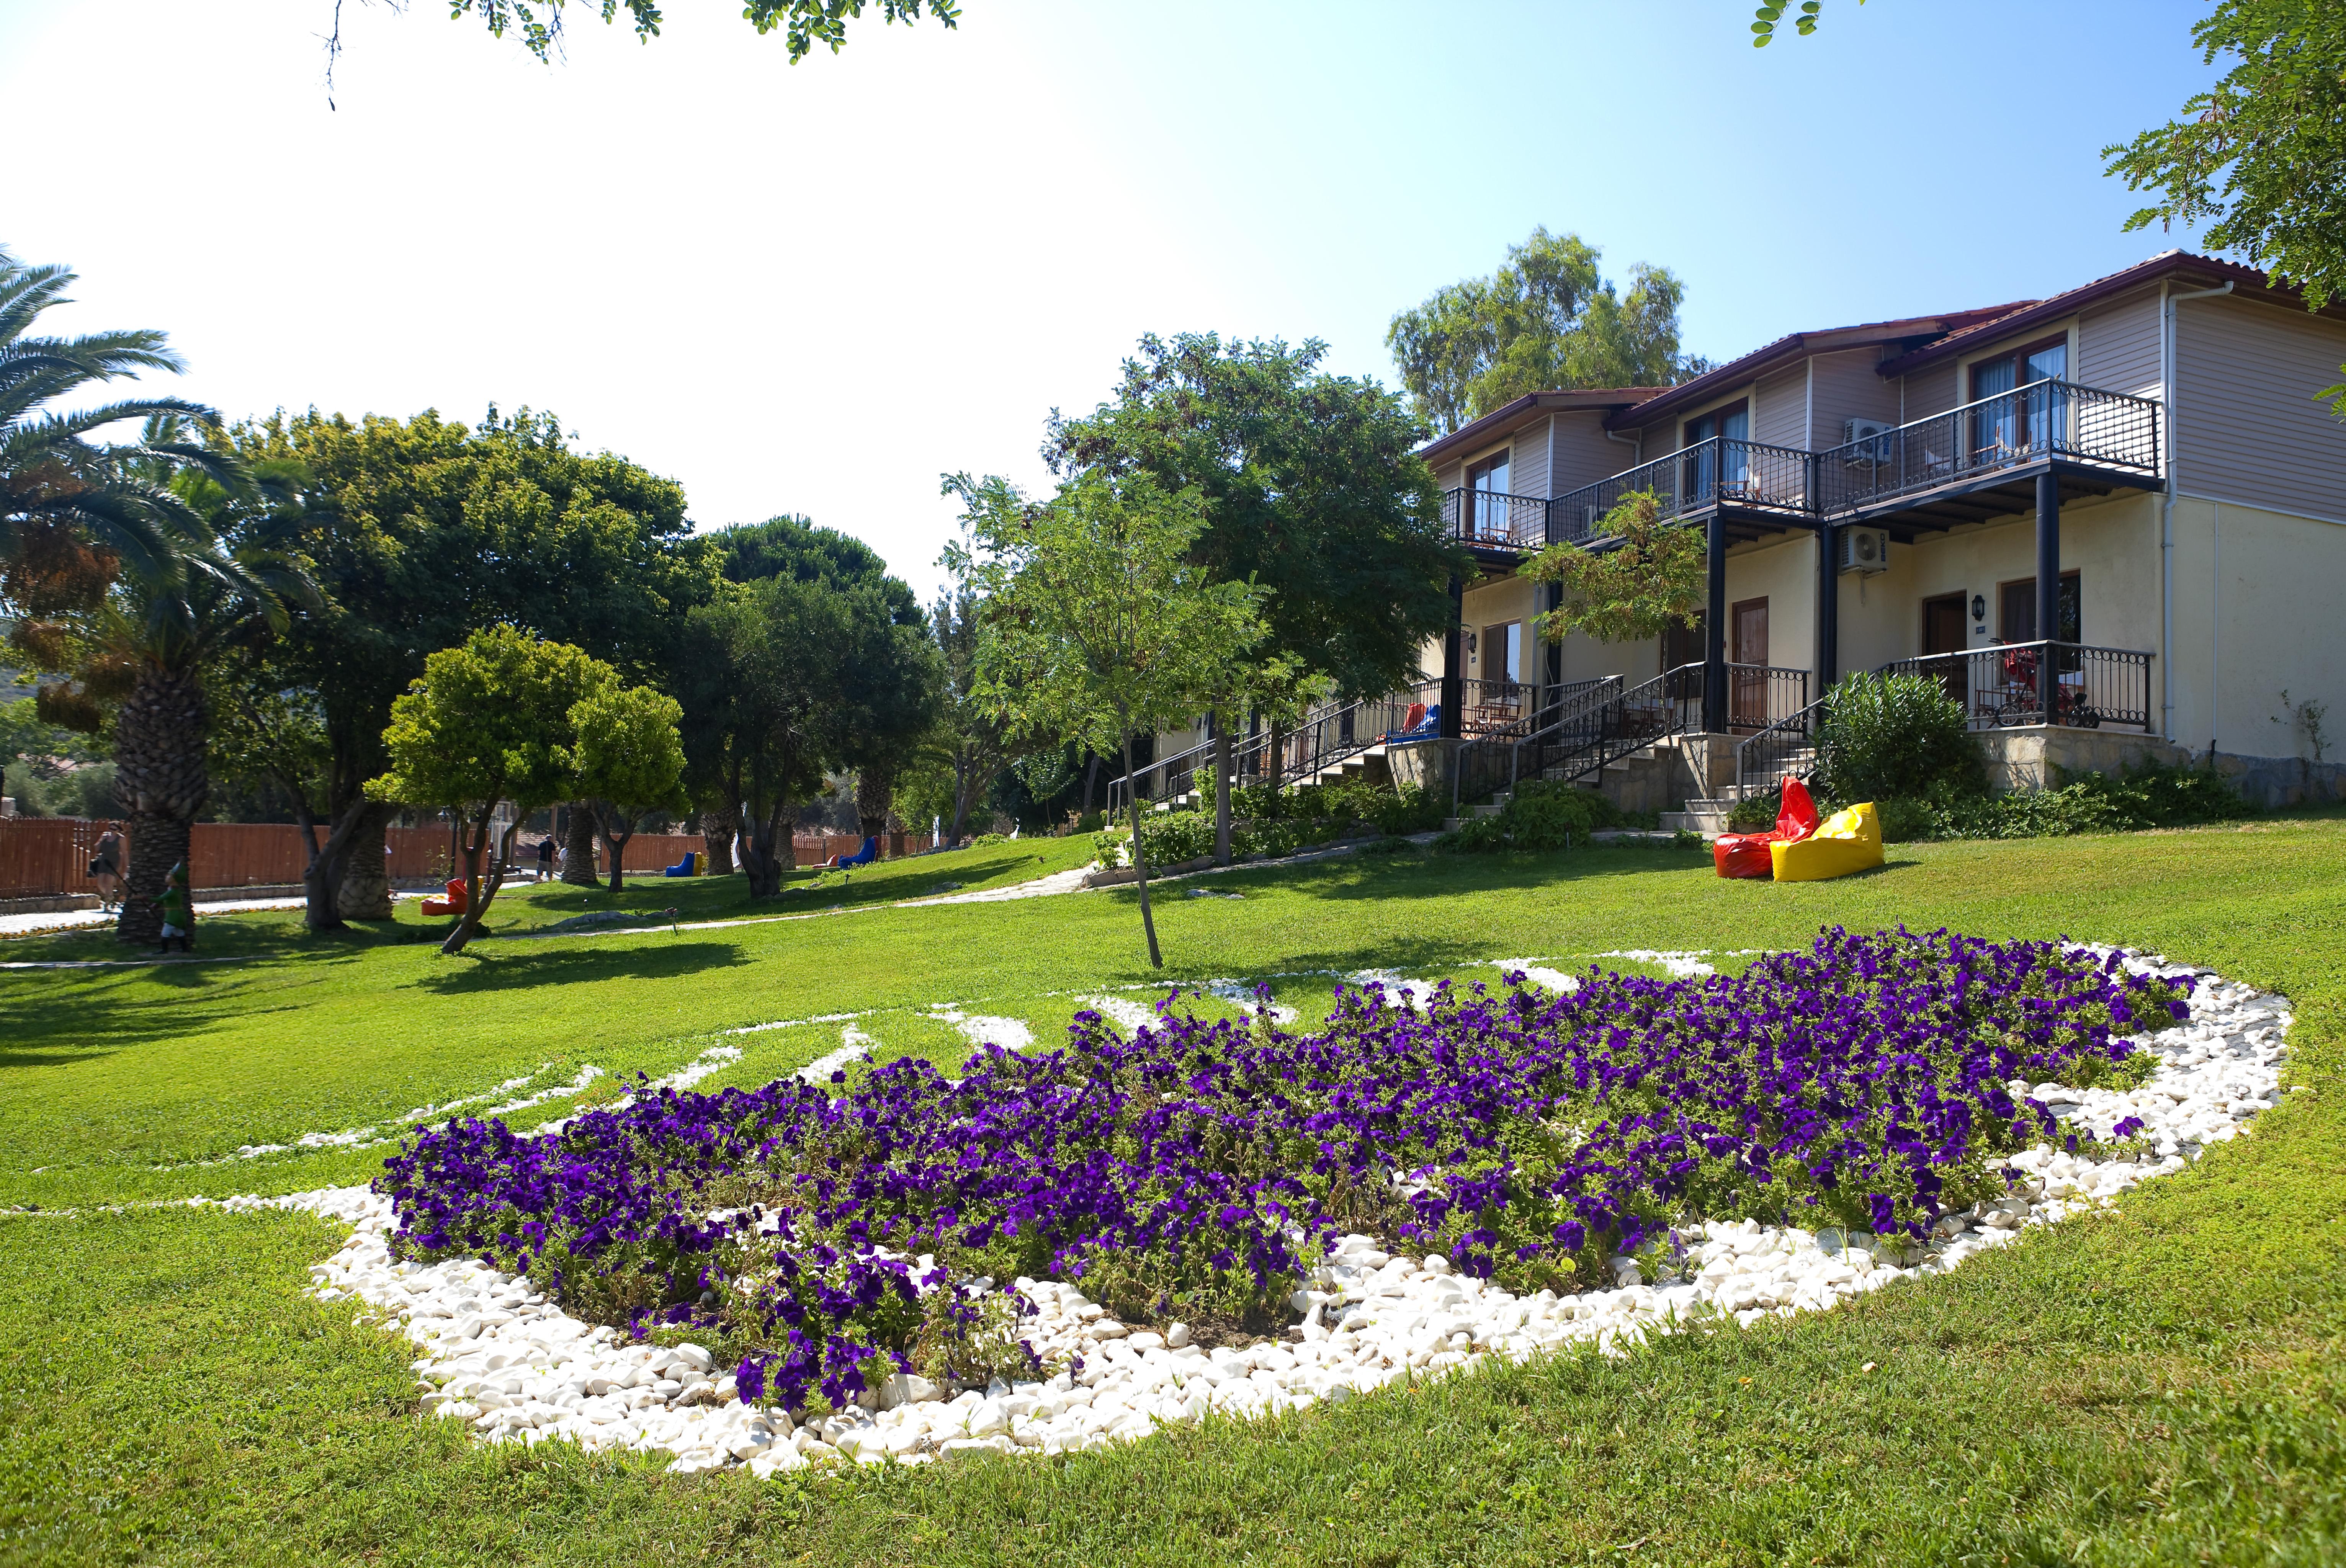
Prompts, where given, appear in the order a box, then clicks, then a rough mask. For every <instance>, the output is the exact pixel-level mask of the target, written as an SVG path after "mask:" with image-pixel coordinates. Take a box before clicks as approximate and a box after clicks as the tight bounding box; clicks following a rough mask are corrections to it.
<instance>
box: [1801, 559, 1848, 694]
mask: <svg viewBox="0 0 2346 1568" xmlns="http://www.w3.org/2000/svg"><path fill="white" fill-rule="evenodd" d="M1810 663H1811V664H1813V665H1814V666H1815V667H1816V689H1815V690H1813V691H1811V692H1810V693H1809V700H1810V701H1811V702H1814V701H1815V700H1816V699H1817V698H1818V697H1822V696H1823V695H1824V694H1825V693H1826V692H1828V691H1830V690H1831V689H1832V683H1833V682H1834V681H1835V680H1837V679H1839V678H1840V676H1841V530H1840V529H1839V528H1838V527H1836V526H1834V525H1833V524H1831V522H1829V521H1827V522H1820V523H1819V524H1817V651H1816V657H1814V658H1813V659H1811V660H1810Z"/></svg>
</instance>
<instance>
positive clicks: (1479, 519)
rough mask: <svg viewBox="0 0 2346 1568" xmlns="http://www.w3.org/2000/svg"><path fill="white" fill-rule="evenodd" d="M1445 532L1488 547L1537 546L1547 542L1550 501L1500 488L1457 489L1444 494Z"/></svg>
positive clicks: (1494, 548) (1498, 548)
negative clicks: (1548, 504)
mask: <svg viewBox="0 0 2346 1568" xmlns="http://www.w3.org/2000/svg"><path fill="white" fill-rule="evenodd" d="M1442 526H1443V532H1445V533H1447V534H1448V535H1450V536H1451V537H1452V538H1454V539H1456V540H1458V541H1459V542H1460V543H1462V544H1465V545H1479V546H1481V547H1482V548H1484V549H1486V550H1537V549H1539V548H1540V547H1541V546H1542V545H1545V544H1546V543H1547V503H1546V502H1545V500H1543V499H1541V498H1539V497H1538V496H1534V495H1510V494H1506V493H1505V491H1499V490H1453V491H1449V492H1447V493H1445V494H1443V497H1442Z"/></svg>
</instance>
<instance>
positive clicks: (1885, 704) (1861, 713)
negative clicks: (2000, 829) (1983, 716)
mask: <svg viewBox="0 0 2346 1568" xmlns="http://www.w3.org/2000/svg"><path fill="white" fill-rule="evenodd" d="M1817 763H1818V771H1819V773H1820V774H1821V782H1822V788H1823V792H1824V793H1825V794H1828V795H1830V796H1831V798H1832V799H1836V800H1841V801H1850V802H1854V801H1860V800H1874V801H1881V800H1886V799H1892V798H1893V797H1901V796H1902V797H1909V798H1913V799H1923V798H1926V797H1929V796H1932V795H1934V794H1937V795H1949V794H1952V795H1958V796H1979V795H1984V794H1985V793H1986V792H1987V764H1986V759H1984V757H1983V756H1982V755H1981V753H1980V747H1979V742H1978V741H1977V740H1975V739H1974V738H1973V737H1972V733H1971V730H1970V728H1969V727H1968V725H1967V724H1966V722H1965V720H1964V705H1963V704H1962V703H1960V702H1957V701H1956V700H1955V699H1954V698H1953V697H1949V696H1948V695H1947V693H1946V690H1945V688H1944V687H1942V686H1940V684H1939V683H1938V682H1937V681H1935V680H1933V679H1932V678H1931V677H1929V676H1922V675H1851V676H1844V677H1842V678H1841V680H1840V681H1839V682H1838V683H1836V684H1835V685H1834V687H1833V688H1832V690H1831V691H1830V692H1828V693H1826V694H1825V704H1824V713H1823V716H1822V717H1821V719H1820V720H1819V721H1818V724H1817Z"/></svg>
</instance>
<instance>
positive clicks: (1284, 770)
mask: <svg viewBox="0 0 2346 1568" xmlns="http://www.w3.org/2000/svg"><path fill="white" fill-rule="evenodd" d="M1441 686H1442V683H1441V682H1440V681H1438V680H1429V681H1420V682H1418V683H1417V684H1416V685H1414V686H1412V687H1404V688H1403V689H1402V690H1401V691H1398V692H1392V693H1388V694H1387V695H1385V696H1383V697H1365V698H1362V699H1359V700H1356V701H1352V702H1337V701H1329V702H1321V703H1315V704H1313V705H1312V707H1311V708H1310V709H1308V710H1307V711H1306V712H1305V713H1304V716H1303V717H1302V718H1300V719H1298V720H1297V721H1296V722H1295V723H1294V724H1293V725H1291V726H1288V727H1286V728H1282V729H1280V732H1279V740H1280V746H1281V748H1282V755H1281V757H1280V769H1279V772H1280V779H1281V780H1282V783H1285V782H1297V783H1300V782H1302V781H1303V780H1305V779H1310V778H1314V777H1317V776H1318V775H1320V774H1321V773H1324V772H1325V771H1327V769H1328V768H1329V767H1330V766H1331V764H1333V763H1336V762H1340V761H1341V760H1342V759H1345V758H1347V757H1352V756H1355V755H1357V754H1359V753H1360V752H1362V751H1366V750H1367V749H1369V748H1371V747H1372V746H1375V745H1376V744H1378V743H1379V742H1380V741H1382V739H1383V738H1384V737H1385V735H1386V734H1387V733H1388V732H1389V731H1392V730H1395V729H1398V728H1401V720H1402V718H1403V717H1405V716H1406V710H1407V709H1408V708H1409V707H1410V705H1411V704H1412V703H1413V702H1416V701H1419V700H1422V699H1424V698H1427V697H1435V694H1437V693H1438V692H1439V691H1440V689H1441ZM1348 721H1349V722H1348ZM1271 738H1272V736H1271V731H1270V728H1263V729H1260V730H1258V731H1257V732H1255V733H1254V734H1252V735H1240V736H1232V737H1231V738H1230V773H1231V776H1232V779H1233V782H1236V781H1239V780H1244V779H1260V778H1261V777H1263V776H1264V775H1266V774H1268V773H1269V772H1270V769H1269V768H1268V767H1266V766H1265V765H1264V759H1265V758H1266V756H1267V755H1268V753H1269V751H1270V744H1271ZM1213 751H1214V742H1213V741H1211V740H1208V741H1206V742H1204V743H1203V744H1202V745H1198V746H1193V747H1191V748H1189V749H1188V750H1187V751H1182V752H1178V753H1176V754H1175V755H1173V756H1171V757H1168V758H1165V759H1161V760H1159V761H1156V762H1151V763H1148V764H1147V765H1146V766H1144V767H1140V768H1137V769H1134V770H1133V771H1132V772H1131V773H1129V774H1125V775H1122V776H1120V777H1118V778H1116V779H1110V780H1108V787H1107V812H1108V815H1109V816H1110V817H1111V818H1113V817H1116V816H1117V815H1119V814H1121V813H1122V812H1123V811H1124V810H1125V809H1126V808H1127V804H1128V797H1129V792H1130V790H1131V789H1132V788H1133V781H1134V780H1135V779H1139V780H1140V781H1141V782H1142V783H1143V784H1144V785H1145V784H1147V783H1148V780H1149V779H1151V778H1155V779H1158V789H1149V790H1147V791H1146V792H1145V793H1144V794H1143V795H1142V799H1151V798H1153V797H1155V796H1157V795H1158V794H1179V793H1181V792H1182V791H1183V790H1184V789H1187V788H1188V784H1189V781H1190V779H1192V778H1193V777H1194V776H1195V774H1196V772H1197V770H1198V767H1199V764H1200V763H1203V762H1205V761H1207V760H1208V759H1210V758H1211V757H1212V755H1213ZM1177 781H1178V782H1177Z"/></svg>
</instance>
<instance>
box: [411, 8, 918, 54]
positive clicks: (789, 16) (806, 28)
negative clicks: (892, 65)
mask: <svg viewBox="0 0 2346 1568" xmlns="http://www.w3.org/2000/svg"><path fill="white" fill-rule="evenodd" d="M578 3H579V4H580V5H595V4H597V0H578ZM867 5H869V6H871V7H872V8H874V9H877V10H878V11H879V13H880V15H881V16H882V18H883V19H884V20H886V21H889V22H903V23H905V24H907V25H910V24H912V23H913V22H917V21H919V20H920V19H921V16H922V15H923V13H925V14H926V15H930V16H933V17H935V18H936V19H937V20H938V21H940V22H942V23H943V24H944V25H946V26H947V27H948V28H951V27H953V26H954V25H957V24H958V23H959V22H960V20H961V6H960V5H959V4H958V0H744V4H743V5H742V7H741V16H742V19H743V20H744V21H746V22H748V23H749V24H750V25H751V26H752V27H755V28H756V29H757V30H758V32H759V35H760V36H764V35H766V34H768V33H773V32H780V34H781V35H782V36H783V42H784V44H785V46H787V47H788V48H789V50H790V63H791V64H792V65H796V64H798V62H799V61H801V60H802V59H804V58H805V57H806V56H808V55H810V54H811V53H813V52H814V50H815V47H816V46H818V45H820V46H823V47H825V48H828V49H829V50H830V51H831V53H832V54H834V55H835V54H837V53H839V51H840V49H841V47H842V46H844V45H845V44H846V42H847V24H848V23H849V22H851V21H852V20H854V19H855V18H857V17H859V16H861V15H863V13H864V10H865V8H866V6H867ZM622 7H624V8H625V9H626V11H627V15H628V18H629V19H630V20H631V21H632V22H633V23H634V25H635V30H636V36H637V39H638V40H639V41H641V42H644V43H649V42H650V41H651V40H652V39H654V38H656V37H658V36H659V30H660V23H661V21H662V19H663V18H662V16H661V14H660V8H659V5H658V0H599V9H600V11H601V14H602V18H603V21H604V22H605V24H606V25H608V24H609V23H611V22H613V21H615V20H616V19H617V16H618V15H619V12H620V10H621V9H622ZM568 10H569V0H448V14H449V15H450V16H452V17H461V16H464V15H466V14H468V13H469V14H471V15H475V16H478V17H479V18H480V19H481V20H482V21H483V22H484V23H486V24H487V25H488V29H489V32H490V33H491V34H492V35H493V36H496V37H500V38H502V37H504V36H505V35H506V34H507V33H509V32H510V33H512V34H513V35H515V36H516V37H518V38H519V39H520V40H521V42H522V46H523V47H525V48H526V49H528V50H529V52H530V53H531V54H533V55H535V56H537V57H538V58H539V59H541V60H545V59H550V58H552V57H553V55H554V53H555V51H556V49H558V48H559V47H560V46H561V44H562V26H563V22H564V20H565V19H566V15H567V14H568Z"/></svg>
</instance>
